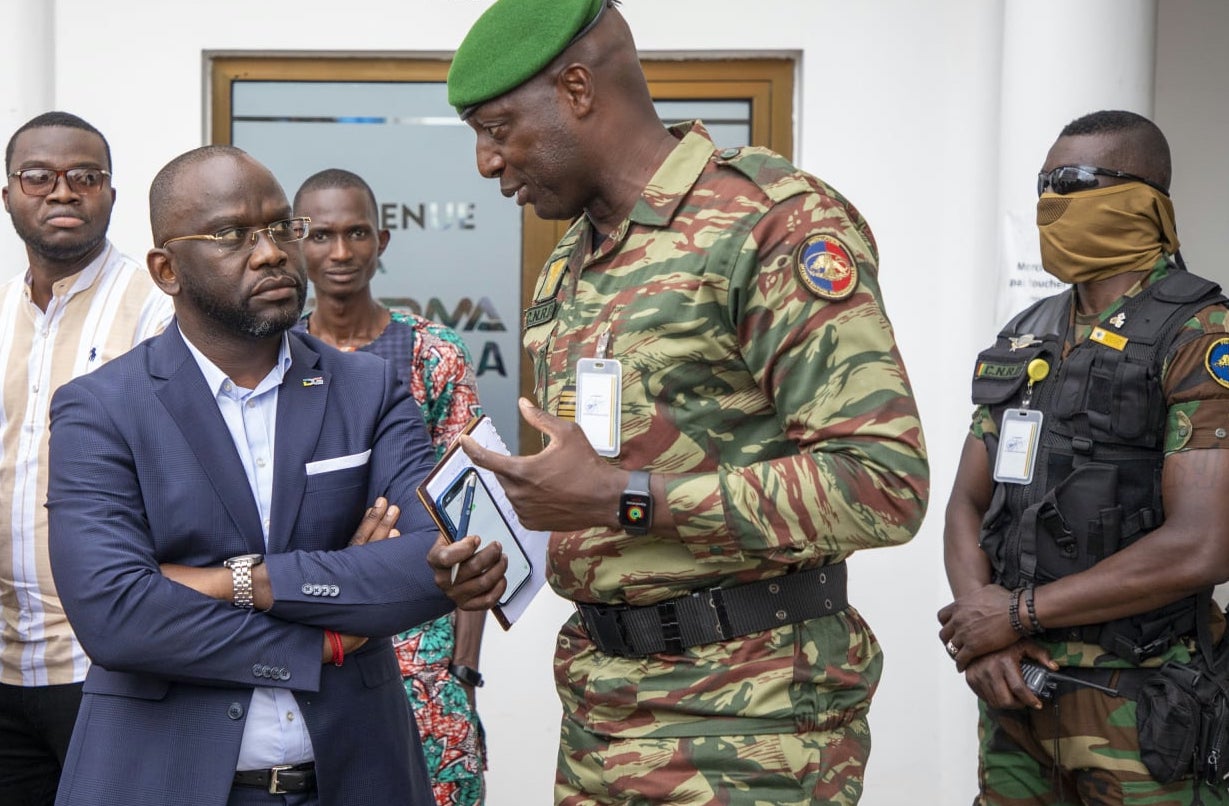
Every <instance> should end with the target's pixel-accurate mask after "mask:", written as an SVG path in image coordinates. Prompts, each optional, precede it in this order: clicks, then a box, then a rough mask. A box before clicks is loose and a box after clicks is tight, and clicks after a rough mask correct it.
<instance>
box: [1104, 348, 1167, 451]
mask: <svg viewBox="0 0 1229 806" xmlns="http://www.w3.org/2000/svg"><path fill="white" fill-rule="evenodd" d="M1110 388H1111V389H1112V390H1113V391H1112V392H1111V395H1110V400H1111V404H1110V428H1111V429H1112V431H1113V433H1114V435H1115V436H1117V437H1119V438H1121V439H1124V440H1136V439H1139V438H1140V437H1141V436H1144V435H1145V434H1153V433H1156V432H1158V431H1159V430H1160V429H1161V415H1162V413H1163V412H1164V411H1165V406H1164V401H1163V399H1162V397H1161V385H1160V384H1159V383H1158V382H1157V381H1156V379H1155V378H1153V377H1152V372H1151V370H1150V368H1149V367H1147V366H1144V365H1143V364H1132V363H1130V362H1129V361H1122V362H1120V363H1119V364H1118V367H1117V368H1116V369H1115V371H1114V378H1113V381H1112V383H1111V385H1110Z"/></svg>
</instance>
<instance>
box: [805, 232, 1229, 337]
mask: <svg viewBox="0 0 1229 806" xmlns="http://www.w3.org/2000/svg"><path fill="white" fill-rule="evenodd" d="M794 268H795V269H796V270H797V272H798V279H799V280H801V281H802V284H803V285H805V286H806V287H807V288H809V289H811V293H812V294H814V295H815V296H817V297H819V298H820V299H830V300H834V301H836V300H842V299H845V298H847V297H849V296H850V295H851V294H853V292H854V291H856V290H857V288H858V264H857V263H855V262H854V260H853V258H852V257H851V256H850V254H849V250H848V249H846V248H845V245H844V244H843V243H841V242H840V241H838V240H837V239H836V238H833V237H832V236H830V235H812V236H811V237H809V238H807V239H806V240H805V241H803V242H802V243H801V244H799V245H798V251H797V252H795V253H794ZM1227 341H1229V340H1227Z"/></svg>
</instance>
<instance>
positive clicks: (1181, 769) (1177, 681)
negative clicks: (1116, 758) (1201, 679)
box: [1135, 663, 1202, 784]
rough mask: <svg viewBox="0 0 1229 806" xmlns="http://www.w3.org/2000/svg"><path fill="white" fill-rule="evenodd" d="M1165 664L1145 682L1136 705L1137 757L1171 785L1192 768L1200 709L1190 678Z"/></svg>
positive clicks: (1150, 770)
mask: <svg viewBox="0 0 1229 806" xmlns="http://www.w3.org/2000/svg"><path fill="white" fill-rule="evenodd" d="M1183 668H1184V667H1178V666H1177V665H1176V664H1173V665H1171V664H1168V663H1167V664H1165V666H1163V667H1161V669H1160V670H1159V671H1158V672H1157V673H1156V674H1154V675H1152V676H1151V677H1149V678H1148V680H1147V681H1146V682H1145V683H1144V686H1143V689H1142V690H1141V691H1140V693H1139V699H1138V700H1137V701H1136V703H1135V723H1136V724H1135V727H1136V729H1137V730H1138V731H1139V757H1140V760H1141V761H1143V762H1144V766H1145V767H1147V768H1148V772H1149V773H1150V774H1151V775H1152V777H1153V778H1155V779H1156V780H1157V781H1159V782H1160V783H1162V784H1171V783H1173V782H1174V781H1176V780H1178V779H1179V778H1182V777H1184V776H1187V775H1190V774H1192V773H1193V772H1194V769H1195V746H1196V745H1197V744H1198V742H1199V719H1200V717H1201V711H1202V708H1201V706H1200V704H1199V701H1198V700H1197V699H1196V698H1195V691H1194V684H1193V682H1191V675H1189V674H1187V673H1185V672H1184V671H1183Z"/></svg>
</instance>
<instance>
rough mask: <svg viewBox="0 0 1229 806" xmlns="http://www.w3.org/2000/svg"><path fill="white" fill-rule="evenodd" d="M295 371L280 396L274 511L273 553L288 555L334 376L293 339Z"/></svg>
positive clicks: (292, 366) (317, 356)
mask: <svg viewBox="0 0 1229 806" xmlns="http://www.w3.org/2000/svg"><path fill="white" fill-rule="evenodd" d="M290 356H291V362H290V368H289V369H288V370H286V376H285V379H284V380H283V381H282V386H281V389H279V390H278V393H277V437H276V444H275V446H274V459H273V511H272V513H271V514H270V520H271V523H270V527H269V551H270V552H271V553H278V552H283V551H286V550H287V548H288V547H289V545H290V535H291V534H292V533H293V532H294V526H295V522H296V521H297V520H298V517H299V507H300V505H301V504H302V503H303V488H304V486H305V485H306V484H307V463H308V462H309V461H310V460H311V458H312V454H313V452H314V451H315V449H316V443H317V442H318V441H319V439H320V429H321V427H322V426H323V424H324V409H325V403H326V402H327V400H328V393H329V381H330V376H329V373H327V372H324V371H322V370H321V369H320V354H319V353H317V352H316V351H315V350H312V349H311V348H310V347H308V346H307V345H306V344H304V343H303V342H302V341H301V340H300V339H299V338H297V337H296V335H295V334H294V333H291V334H290Z"/></svg>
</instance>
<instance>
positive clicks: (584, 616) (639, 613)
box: [576, 562, 849, 658]
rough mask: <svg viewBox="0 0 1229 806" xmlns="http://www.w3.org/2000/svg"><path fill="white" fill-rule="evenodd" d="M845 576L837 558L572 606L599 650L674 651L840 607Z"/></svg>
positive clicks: (635, 654)
mask: <svg viewBox="0 0 1229 806" xmlns="http://www.w3.org/2000/svg"><path fill="white" fill-rule="evenodd" d="M847 576H848V572H847V570H846V568H845V563H843V562H841V563H837V564H836V565H824V566H820V567H819V568H811V569H808V570H806V571H798V572H796V573H792V574H786V575H785V576H779V577H773V578H772V579H762V580H759V581H757V582H748V583H746V584H745V585H735V586H734V587H730V588H708V589H707V590H702V591H696V592H694V593H690V594H687V595H686V596H680V597H678V598H676V599H668V600H666V601H664V602H658V603H657V604H654V605H645V606H643V607H633V606H631V605H597V604H584V603H580V602H577V604H576V609H577V610H579V611H580V618H581V621H582V622H583V623H584V625H585V631H586V632H587V633H589V638H591V639H592V640H593V643H594V644H596V645H597V648H598V649H600V650H601V651H602V652H605V653H607V654H609V655H622V656H623V657H628V658H641V657H645V656H646V655H656V654H658V653H662V652H668V653H671V654H678V653H680V652H682V651H683V650H684V649H686V648H687V647H690V646H699V645H700V644H712V643H716V642H717V641H728V640H729V639H731V638H738V637H739V636H742V635H747V634H749V633H753V632H759V631H761V630H770V629H772V628H773V627H780V626H782V625H784V624H796V623H798V622H800V621H807V620H808V619H813V618H818V617H820V616H829V615H831V614H833V613H839V612H840V611H842V610H844V609H845V608H846V607H848V606H849V600H848V598H847V597H846V591H845V583H846V579H847Z"/></svg>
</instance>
